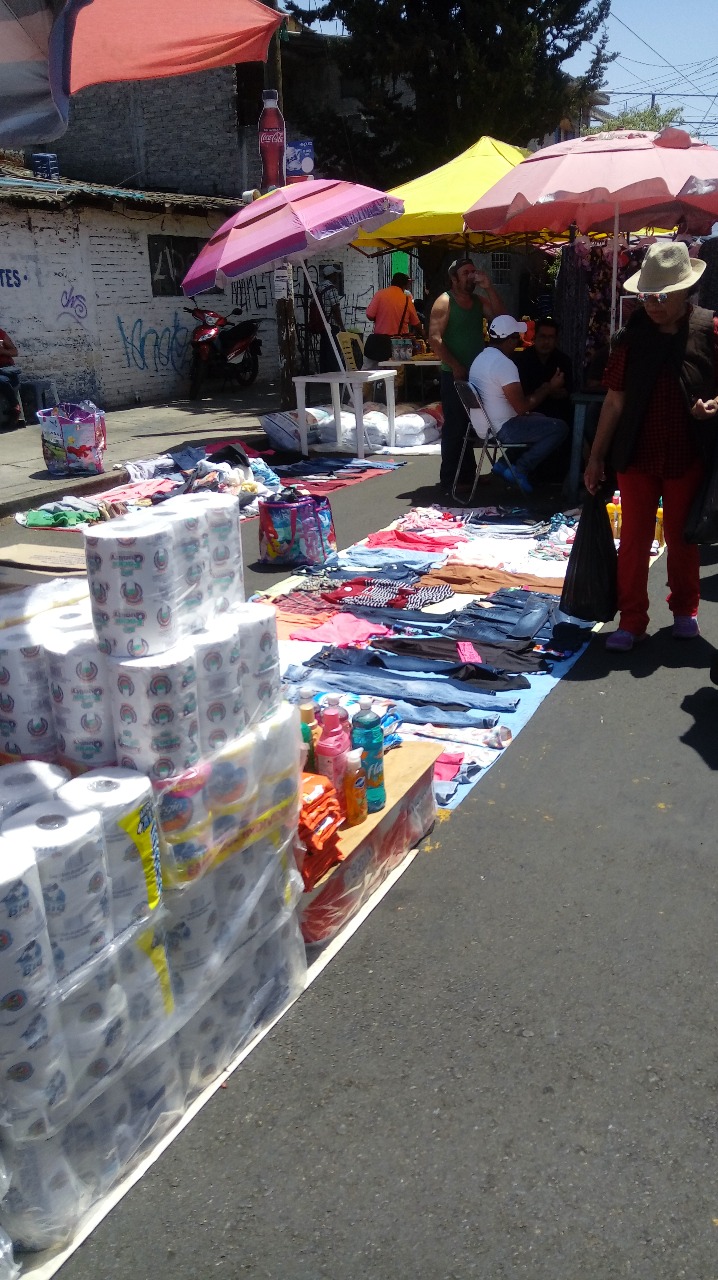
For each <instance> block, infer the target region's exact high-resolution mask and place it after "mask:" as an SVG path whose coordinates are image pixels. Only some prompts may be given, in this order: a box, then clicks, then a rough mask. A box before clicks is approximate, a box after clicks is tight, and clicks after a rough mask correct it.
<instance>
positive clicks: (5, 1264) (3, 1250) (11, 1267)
mask: <svg viewBox="0 0 718 1280" xmlns="http://www.w3.org/2000/svg"><path fill="white" fill-rule="evenodd" d="M19 1275H20V1268H19V1267H18V1265H17V1263H16V1262H15V1258H14V1256H13V1251H12V1240H11V1239H10V1237H9V1235H7V1233H6V1232H5V1231H3V1229H2V1227H0V1280H17V1277H18V1276H19Z"/></svg>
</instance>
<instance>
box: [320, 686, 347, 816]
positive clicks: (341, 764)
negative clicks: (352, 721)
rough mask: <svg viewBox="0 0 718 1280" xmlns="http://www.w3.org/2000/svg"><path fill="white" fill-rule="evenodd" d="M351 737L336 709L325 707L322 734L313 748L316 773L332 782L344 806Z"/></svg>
mask: <svg viewBox="0 0 718 1280" xmlns="http://www.w3.org/2000/svg"><path fill="white" fill-rule="evenodd" d="M351 745H352V744H351V738H350V737H349V731H348V729H345V728H344V726H343V724H342V722H341V720H340V719H339V715H338V713H337V711H336V710H335V709H334V708H333V707H326V708H325V710H324V715H323V716H322V735H321V737H320V739H319V741H318V742H317V745H316V747H315V748H314V756H315V760H316V766H317V773H323V774H324V777H325V778H328V779H329V781H330V782H331V783H332V786H333V787H334V790H335V791H336V793H337V796H338V797H339V803H340V805H341V807H342V809H343V808H344V774H345V773H346V768H347V753H348V752H349V751H350V750H351Z"/></svg>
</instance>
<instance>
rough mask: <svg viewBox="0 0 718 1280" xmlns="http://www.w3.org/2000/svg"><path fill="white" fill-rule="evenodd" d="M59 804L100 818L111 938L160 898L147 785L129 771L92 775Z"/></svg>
mask: <svg viewBox="0 0 718 1280" xmlns="http://www.w3.org/2000/svg"><path fill="white" fill-rule="evenodd" d="M59 798H60V799H61V800H62V801H63V802H64V803H65V804H66V805H67V806H68V808H70V809H72V810H73V812H75V813H84V812H86V811H87V810H88V809H95V810H97V812H98V813H99V815H100V818H101V821H102V829H103V832H104V836H105V845H106V849H107V869H108V874H109V877H110V880H111V882H112V918H113V921H114V926H115V932H116V933H118V934H119V933H121V932H122V930H123V929H126V928H127V926H128V925H130V924H134V923H135V922H137V921H139V920H144V919H146V918H148V917H149V916H150V915H151V914H152V912H153V911H154V910H155V909H156V908H157V907H158V906H159V904H160V901H161V898H162V877H161V872H160V840H159V833H158V828H157V815H156V812H155V805H154V798H153V794H152V787H151V785H150V782H149V779H148V778H146V777H144V776H143V775H142V774H140V773H136V772H135V771H134V770H133V769H93V770H92V771H91V772H90V773H85V774H83V775H82V776H81V777H79V778H73V780H72V781H71V782H68V783H67V784H66V785H65V786H63V787H62V788H61V790H60V794H59Z"/></svg>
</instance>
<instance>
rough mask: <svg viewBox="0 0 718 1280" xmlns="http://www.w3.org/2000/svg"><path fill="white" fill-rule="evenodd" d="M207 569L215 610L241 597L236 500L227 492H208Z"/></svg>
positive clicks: (239, 599) (241, 574)
mask: <svg viewBox="0 0 718 1280" xmlns="http://www.w3.org/2000/svg"><path fill="white" fill-rule="evenodd" d="M205 519H206V521H207V529H208V533H209V572H210V578H211V581H212V603H213V610H214V613H215V614H218V613H224V612H226V610H227V609H231V608H232V606H233V605H235V604H239V603H240V602H241V601H242V600H244V580H243V573H242V536H241V533H240V522H239V502H238V501H237V499H236V498H235V497H233V496H232V494H229V493H209V494H207V505H206V509H205Z"/></svg>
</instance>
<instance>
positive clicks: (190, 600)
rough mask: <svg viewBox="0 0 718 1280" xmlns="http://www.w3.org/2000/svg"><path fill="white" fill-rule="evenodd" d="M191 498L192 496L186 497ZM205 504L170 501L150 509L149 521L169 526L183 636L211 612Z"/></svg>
mask: <svg viewBox="0 0 718 1280" xmlns="http://www.w3.org/2000/svg"><path fill="white" fill-rule="evenodd" d="M187 496H188V497H192V496H193V495H187ZM204 507H205V503H204V502H202V503H200V504H195V503H191V502H190V503H188V502H187V500H186V498H182V497H179V498H170V499H168V501H167V502H163V503H162V505H161V506H159V507H154V508H153V509H152V512H151V516H150V518H153V519H155V520H168V521H169V522H170V524H171V526H172V530H173V535H174V543H175V554H176V562H177V572H178V575H179V578H178V607H179V616H180V627H181V629H182V633H183V634H189V633H190V632H193V631H200V630H201V629H202V627H204V626H206V624H207V623H208V622H209V620H210V618H211V616H212V612H213V606H212V579H211V577H210V572H209V556H210V549H209V527H208V524H207V519H206V515H205V510H204Z"/></svg>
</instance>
